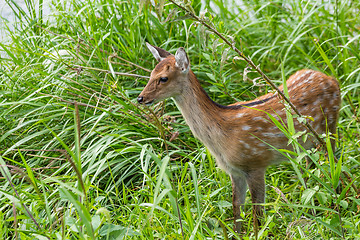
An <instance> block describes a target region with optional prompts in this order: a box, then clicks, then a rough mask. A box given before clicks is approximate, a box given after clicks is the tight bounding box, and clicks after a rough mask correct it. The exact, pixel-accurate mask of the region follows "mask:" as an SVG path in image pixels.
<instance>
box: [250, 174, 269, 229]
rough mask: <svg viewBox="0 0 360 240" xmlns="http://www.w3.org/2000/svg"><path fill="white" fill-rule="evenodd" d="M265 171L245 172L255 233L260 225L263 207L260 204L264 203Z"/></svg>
mask: <svg viewBox="0 0 360 240" xmlns="http://www.w3.org/2000/svg"><path fill="white" fill-rule="evenodd" d="M265 171H266V169H263V168H261V169H256V170H251V171H248V172H247V175H246V181H247V184H248V186H249V190H250V193H251V199H252V203H253V204H254V205H253V220H254V228H255V232H256V233H257V230H258V227H259V225H260V221H259V218H261V217H262V216H263V212H264V207H263V206H261V205H260V204H262V203H264V202H265Z"/></svg>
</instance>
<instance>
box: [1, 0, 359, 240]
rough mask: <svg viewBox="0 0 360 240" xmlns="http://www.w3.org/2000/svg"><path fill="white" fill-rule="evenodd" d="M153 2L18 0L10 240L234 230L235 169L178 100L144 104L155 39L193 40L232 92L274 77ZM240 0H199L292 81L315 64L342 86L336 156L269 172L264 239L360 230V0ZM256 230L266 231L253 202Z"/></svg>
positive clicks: (221, 92)
mask: <svg viewBox="0 0 360 240" xmlns="http://www.w3.org/2000/svg"><path fill="white" fill-rule="evenodd" d="M41 2H42V1H40V3H41ZM149 2H150V1H149ZM149 2H147V1H142V2H141V4H140V2H136V1H116V0H97V1H81V0H67V1H54V4H53V6H52V11H51V14H50V16H43V14H42V8H41V7H38V5H36V4H34V1H31V0H27V1H26V3H27V6H28V8H27V9H19V7H18V6H17V5H16V4H15V2H13V1H11V0H10V1H8V4H9V5H10V6H12V8H13V10H14V12H16V13H17V14H16V21H15V23H13V27H8V26H9V25H10V24H9V23H7V22H6V21H5V20H4V21H3V25H2V27H3V29H4V31H5V32H6V34H7V37H6V41H3V42H1V43H0V54H1V59H0V61H1V62H0V165H1V167H0V170H1V174H0V186H1V187H0V238H1V239H122V238H127V239H228V237H229V238H230V237H231V236H232V234H233V232H232V206H231V181H230V179H229V177H228V175H227V174H226V173H224V172H223V171H222V170H220V169H219V168H218V167H217V166H216V163H215V161H214V159H213V158H212V157H211V155H210V154H209V153H208V151H207V150H206V148H205V147H204V146H203V145H202V144H201V143H200V142H199V141H198V140H197V139H195V138H194V137H193V136H192V134H191V132H190V130H189V128H188V127H187V125H186V124H185V122H184V120H183V118H182V117H181V114H180V112H179V111H178V109H177V108H176V106H175V104H174V102H173V101H172V100H167V101H164V102H161V103H158V104H156V105H155V106H152V107H143V106H139V105H138V104H136V97H137V96H138V94H139V92H140V91H141V89H142V88H143V87H144V85H145V84H146V82H147V78H146V77H148V76H149V75H150V70H151V69H152V68H153V67H154V66H155V64H156V62H155V60H154V59H153V57H152V55H151V54H150V53H149V52H148V50H147V49H146V47H145V42H146V41H148V42H150V43H151V44H154V45H157V46H159V47H162V48H164V49H167V50H168V51H170V52H172V53H174V52H175V51H176V49H177V48H178V47H180V46H184V47H185V48H186V50H187V52H188V53H189V57H190V61H191V63H192V70H193V71H194V72H195V73H196V74H197V76H198V78H199V79H200V81H201V84H202V86H203V87H204V88H205V89H206V91H207V92H208V93H209V95H210V96H211V97H212V98H213V99H214V100H215V101H217V102H219V103H222V104H230V103H233V102H234V101H245V100H250V99H254V98H255V97H257V96H260V95H262V94H264V93H266V92H268V91H271V89H270V88H269V87H268V85H266V84H264V82H263V81H262V80H261V79H260V80H259V79H258V80H257V81H258V82H259V83H260V84H257V85H254V84H253V82H252V80H253V79H256V78H258V77H259V75H258V74H257V73H255V72H247V70H251V69H248V68H246V67H247V64H246V62H245V61H242V60H241V59H239V58H238V57H239V56H237V55H236V53H235V52H233V51H232V50H229V46H227V45H226V44H224V43H223V42H222V41H221V40H219V38H218V37H217V36H215V35H214V34H213V33H211V32H209V31H208V30H207V29H206V28H204V27H203V26H202V25H201V24H198V23H196V22H194V21H193V20H191V19H189V18H188V15H187V14H186V13H185V12H184V11H183V10H181V9H178V8H177V7H176V6H174V5H173V4H171V3H169V2H166V3H165V5H164V6H163V9H162V5H161V4H160V5H155V6H154V5H152V4H151V3H149ZM155 2H157V1H155ZM184 2H188V1H184ZM236 2H239V1H230V0H229V1H222V0H213V1H210V0H206V1H200V0H194V1H193V2H192V3H191V6H192V8H193V9H194V12H195V13H196V14H197V15H198V16H200V15H201V16H202V17H203V18H205V19H207V20H208V21H210V22H212V24H213V26H215V27H216V28H217V30H218V31H219V32H221V33H222V34H224V36H226V37H227V38H228V39H231V41H233V42H234V44H235V45H236V46H237V47H238V48H239V49H241V50H242V51H243V52H244V54H245V55H246V56H249V57H250V58H251V59H252V60H253V61H254V62H255V64H256V65H259V66H260V68H261V69H262V70H263V71H264V72H265V73H266V74H267V75H268V76H269V77H270V78H271V79H273V80H274V81H275V82H276V83H277V84H281V82H282V81H283V80H284V79H286V78H287V77H289V76H290V75H291V74H292V73H294V72H295V71H296V70H299V69H302V68H311V69H316V70H320V71H322V72H325V73H327V74H329V75H332V76H334V77H336V78H337V79H338V80H339V82H340V85H341V90H342V107H341V111H340V119H339V123H338V134H337V138H336V151H335V153H334V155H335V156H336V158H334V157H333V156H332V154H331V153H329V154H328V156H329V157H326V154H324V150H322V149H317V150H313V151H309V152H305V153H304V152H301V151H300V152H297V153H292V154H288V156H289V157H290V158H291V161H289V163H285V164H281V165H278V166H273V167H271V168H269V169H268V171H267V176H266V184H267V198H266V201H267V203H266V205H265V208H266V211H267V212H266V218H265V219H264V221H263V226H262V228H261V229H260V231H259V233H258V237H259V239H266V238H268V239H281V238H285V239H338V238H343V239H356V238H359V237H360V207H359V205H360V199H359V194H360V193H359V191H358V190H359V163H360V161H359V160H360V158H359V156H360V141H359V133H360V114H359V101H360V92H359V87H360V74H359V72H360V67H359V66H360V65H359V61H360V55H359V47H360V46H359V37H360V14H359V12H360V3H358V2H357V1H352V0H344V1H311V0H309V1H298V0H275V1H265V0H254V1H249V0H243V1H242V4H241V5H237V4H236ZM144 3H145V4H144ZM160 3H162V1H160ZM205 10H207V11H205ZM204 13H205V14H204ZM245 69H246V71H245ZM258 85H259V86H258ZM296 137H298V135H297V134H294V136H293V137H292V140H293V143H292V144H296V142H297V139H298V138H296ZM324 140H325V141H327V142H329V136H324ZM305 155H307V156H308V158H309V159H310V160H312V162H313V164H312V166H311V167H307V166H306V161H305V159H304V156H305ZM336 160H338V163H337V161H336ZM247 202H248V203H249V202H250V199H249V195H248V197H247ZM244 236H245V238H255V236H254V231H253V226H252V216H251V208H250V204H248V205H247V208H246V211H245V220H244Z"/></svg>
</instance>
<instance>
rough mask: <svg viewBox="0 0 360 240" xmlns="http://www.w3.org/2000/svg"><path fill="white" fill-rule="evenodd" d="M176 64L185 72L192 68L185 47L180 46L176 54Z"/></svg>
mask: <svg viewBox="0 0 360 240" xmlns="http://www.w3.org/2000/svg"><path fill="white" fill-rule="evenodd" d="M175 60H176V66H177V67H178V68H180V69H181V71H183V72H188V71H189V69H190V61H189V58H188V56H187V54H186V52H185V49H184V48H182V47H181V48H179V49H178V50H177V51H176V54H175Z"/></svg>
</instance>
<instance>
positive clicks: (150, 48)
mask: <svg viewBox="0 0 360 240" xmlns="http://www.w3.org/2000/svg"><path fill="white" fill-rule="evenodd" d="M146 46H147V47H148V49H149V50H150V52H151V53H152V55H154V57H155V59H156V60H157V61H158V62H161V61H162V60H164V59H165V58H163V57H160V53H159V52H158V50H156V48H154V47H153V46H151V45H150V44H149V43H146Z"/></svg>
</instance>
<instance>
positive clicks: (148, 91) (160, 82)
mask: <svg viewBox="0 0 360 240" xmlns="http://www.w3.org/2000/svg"><path fill="white" fill-rule="evenodd" d="M146 46H147V47H148V49H149V50H150V52H151V53H152V54H153V55H154V57H155V59H156V60H158V61H159V63H158V65H157V66H156V67H155V69H154V70H153V71H152V72H151V75H150V80H149V82H148V83H147V85H146V86H145V88H144V89H143V91H142V92H141V93H140V95H139V97H138V98H137V100H138V102H139V103H142V104H146V105H150V104H152V103H153V102H155V101H160V100H163V99H166V98H170V97H176V96H177V95H179V94H181V93H182V91H184V89H186V86H188V85H190V83H189V80H188V79H189V77H188V74H189V71H190V62H189V58H188V56H187V54H186V52H185V50H184V48H182V47H180V48H179V49H178V50H177V51H176V53H175V56H174V55H172V54H171V53H169V52H167V51H165V50H164V49H161V48H159V47H155V46H153V45H151V44H149V43H146Z"/></svg>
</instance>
